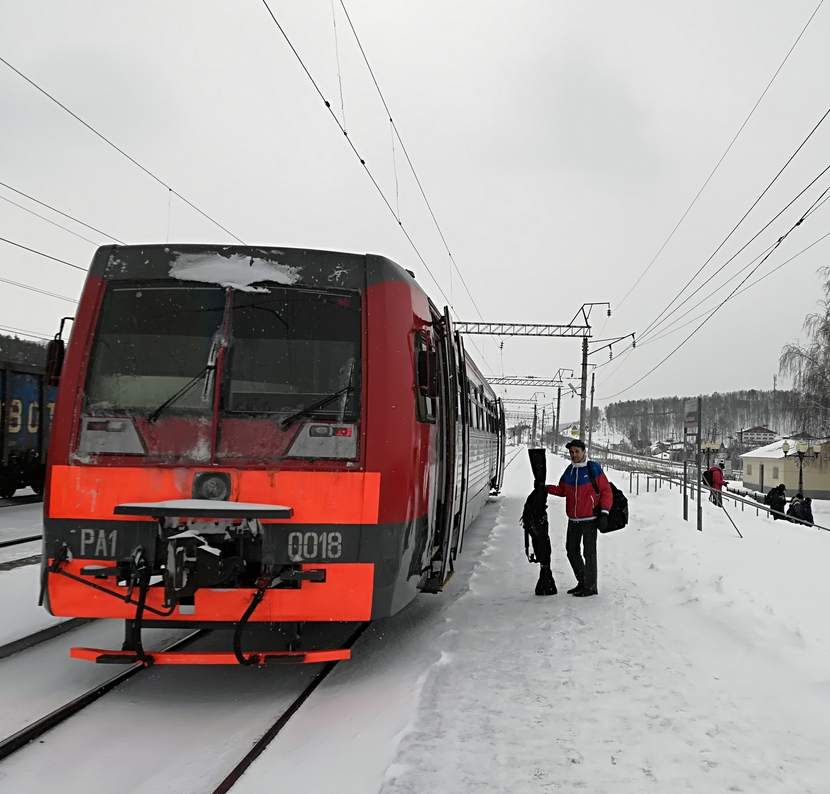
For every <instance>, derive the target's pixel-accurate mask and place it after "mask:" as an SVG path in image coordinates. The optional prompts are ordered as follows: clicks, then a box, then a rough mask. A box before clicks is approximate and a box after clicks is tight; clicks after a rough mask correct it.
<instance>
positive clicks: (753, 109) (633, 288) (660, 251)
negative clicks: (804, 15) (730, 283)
mask: <svg viewBox="0 0 830 794" xmlns="http://www.w3.org/2000/svg"><path fill="white" fill-rule="evenodd" d="M823 2H824V0H819V4H818V5H817V6H816V7H815V10H814V11H813V13H812V14H811V15H810V18H809V19H808V20H807V24H806V25H804V27H803V28H802V29H801V33H799V34H798V37H797V38H796V40H795V41H794V42H793V45H792V47H790V49H789V51H788V52H787V54H786V55H785V56H784V60H783V61H781V63H780V65H779V66H778V68H777V69H776V70H775V74H773V76H772V78H771V79H770V81H769V82H768V83H767V86H766V88H765V89H764V90H763V91H762V92H761V96H760V97H758V101H757V102H756V103H755V104H754V105H753V106H752V110H750V111H749V115H748V116H747V117H746V118H745V119H744V122H743V124H741V126H740V128H739V129H738V131H737V132H736V133H735V137H734V138H732V140H731V141H730V143H729V146H727V147H726V151H725V152H724V153H723V154H722V155H721V156H720V159H719V160H718V161H717V163H715V167H714V168H713V169H712V172H711V173H710V174H709V176H708V177H706V181H705V182H704V183H703V186H702V187H701V188H700V190H698V192H697V194H696V195H695V197H694V198H693V199H692V203H691V204H689V206H688V207H687V208H686V211H685V212H684V213H683V215H681V216H680V220H679V221H678V222H677V224H676V225H675V227H674V228H673V229H672V230H671V232H670V234H669V236H668V237H667V238H666V240H665V242H664V243H663V245H661V246H660V250H659V251H657V253H656V254H655V255H654V258H653V259H652V260H651V262H649V263H648V265H647V266H646V269H645V270H644V271H643V272H642V273H641V274H640V277H639V278H638V279H637V280H636V281H635V282H634V284H633V286H632V287H631V289H629V290H628V292H626V293H625V295H624V296H623V299H622V300H621V301H620V302H619V303H618V304H617V308H619V307H620V306H622V305H623V303H625V300H626V298H627V297H628V296H629V295H630V294H631V293H632V292H633V291H634V290H635V288H636V287H637V285H638V284H639V283H640V282H641V281H642V280H643V276H645V274H646V273H648V271H649V270H651V266H652V265H653V264H654V263H655V262H656V261H657V258H658V257H659V256H660V254H662V253H663V249H664V248H665V247H666V246H667V245H668V244H669V241H670V240H671V239H672V237H674V233H675V232H676V231H677V230H678V229H679V228H680V224H681V223H683V221H684V220H685V219H686V216H687V215H688V214H689V212H690V211H691V209H692V207H694V205H695V204H696V203H697V200H698V199H699V198H700V195H701V193H703V191H704V190H705V189H706V186H707V185H708V184H709V182H710V181H711V180H712V177H713V176H714V175H715V172H716V171H717V170H718V168H720V165H721V163H722V162H723V161H724V159H725V158H726V155H728V154H729V152H730V150H731V149H732V147H733V146H734V145H735V141H737V140H738V136H740V134H741V133H742V132H743V130H744V127H746V125H747V124H748V123H749V120H750V119H751V118H752V116H753V114H754V113H755V111H756V110H757V109H758V105H760V104H761V100H762V99H763V98H764V97H765V96H766V95H767V91H769V89H770V87H771V86H772V84H773V83H774V82H775V78H776V77H778V73H779V72H780V71H781V69H783V68H784V64H785V63H787V61H788V60H789V57H790V55H792V53H793V50H794V49H795V48H796V45H797V44H798V42H799V41H801V37H802V36H803V35H804V34H805V32H806V31H807V28H808V27H809V26H810V23H811V22H812V21H813V17H814V16H815V15H816V14H817V13H818V10H819V9H820V8H821V6H822V3H823Z"/></svg>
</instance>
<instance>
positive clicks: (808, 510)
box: [801, 496, 815, 524]
mask: <svg viewBox="0 0 830 794" xmlns="http://www.w3.org/2000/svg"><path fill="white" fill-rule="evenodd" d="M801 512H802V514H803V516H804V520H805V521H809V522H810V523H811V524H813V523H815V522H814V521H813V500H812V499H810V497H809V496H808V497H807V498H805V499H804V501H803V502H802V503H801Z"/></svg>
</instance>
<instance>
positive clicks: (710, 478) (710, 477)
mask: <svg viewBox="0 0 830 794" xmlns="http://www.w3.org/2000/svg"><path fill="white" fill-rule="evenodd" d="M703 482H705V483H706V484H707V485H708V486H709V487H710V488H711V487H712V485H713V484H714V482H715V475H714V474H712V470H711V469H706V471H705V472H703Z"/></svg>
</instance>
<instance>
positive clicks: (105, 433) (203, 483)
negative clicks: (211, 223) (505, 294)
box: [42, 245, 504, 664]
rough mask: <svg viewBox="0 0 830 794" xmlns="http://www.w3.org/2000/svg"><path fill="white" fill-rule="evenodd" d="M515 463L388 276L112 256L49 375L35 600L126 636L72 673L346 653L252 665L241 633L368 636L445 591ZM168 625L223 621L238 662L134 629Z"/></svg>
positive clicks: (158, 249) (387, 267)
mask: <svg viewBox="0 0 830 794" xmlns="http://www.w3.org/2000/svg"><path fill="white" fill-rule="evenodd" d="M61 344H62V343H61V342H59V341H57V340H56V341H54V342H53V343H52V344H51V347H50V360H51V361H53V362H60V361H61V360H62V351H61V349H59V348H60V345H61ZM55 368H56V365H55V366H53V367H52V369H53V370H54V369H55ZM56 375H57V372H55V371H51V372H50V376H51V377H55V376H56ZM503 467H504V414H503V411H502V407H501V403H500V401H499V400H498V399H497V398H496V395H495V394H494V392H493V391H492V389H491V388H490V387H489V386H488V384H487V382H486V380H485V379H484V377H483V376H482V375H481V373H480V372H479V370H478V369H477V367H476V366H475V364H474V363H473V361H472V360H471V358H470V357H469V356H468V355H467V354H466V352H465V350H464V344H463V339H462V338H461V336H460V335H459V334H458V333H456V332H454V330H453V327H452V321H451V318H450V316H449V313H448V311H447V310H446V309H445V310H444V312H443V313H440V312H439V311H438V310H437V309H436V307H435V306H434V305H433V304H432V303H431V301H430V300H429V298H428V297H427V295H426V293H425V292H424V291H423V290H422V289H421V287H420V286H419V285H418V284H417V282H416V281H415V278H414V277H413V275H412V274H411V273H410V272H409V271H407V270H405V269H403V268H402V267H400V266H399V265H397V264H395V263H394V262H392V261H390V260H388V259H385V258H384V257H381V256H374V255H355V254H346V253H336V252H329V251H316V250H304V249H276V248H251V247H243V246H230V247H216V246H199V245H178V246H173V245H169V246H159V245H149V246H110V247H105V248H101V249H99V250H98V252H97V253H96V255H95V257H94V259H93V262H92V265H91V268H90V271H89V274H88V277H87V281H86V285H85V287H84V290H83V294H82V297H81V301H80V305H79V308H78V313H77V317H76V319H75V323H74V326H73V329H72V335H71V339H70V342H69V346H68V349H67V351H66V360H65V363H64V364H63V369H62V373H61V374H60V387H59V393H58V399H57V407H56V410H55V426H54V432H53V436H52V445H51V449H50V452H49V459H48V467H47V478H46V493H45V497H44V554H43V560H44V563H43V566H44V567H43V592H42V597H43V599H44V601H45V604H46V606H47V608H48V609H49V610H50V612H51V613H52V614H54V615H63V616H73V617H106V618H118V619H122V620H124V621H125V625H126V636H125V643H124V647H123V648H122V649H121V650H120V651H105V650H100V649H73V651H72V653H73V655H74V656H76V657H79V658H86V659H91V660H95V661H99V662H101V661H107V662H118V661H122V662H134V661H136V660H137V661H141V662H144V663H145V664H147V663H152V662H153V661H155V662H156V663H237V662H238V663H241V664H252V663H261V662H263V661H265V660H267V659H280V660H285V659H286V658H288V659H289V660H296V661H307V662H310V661H320V660H322V659H332V658H346V657H347V656H348V651H346V650H345V649H334V650H332V651H326V652H325V654H324V656H320V655H319V653H316V652H303V651H302V650H301V649H300V648H299V647H298V642H296V641H295V642H292V643H291V644H290V645H289V646H288V647H287V648H286V649H285V650H280V651H278V652H277V651H275V652H274V653H269V654H245V653H243V651H242V649H241V644H242V643H241V636H242V629H243V628H244V626H245V625H246V624H247V623H259V624H285V623H290V624H297V625H298V626H299V625H301V624H304V623H308V622H317V621H325V622H330V621H343V622H350V621H367V620H371V619H375V618H380V617H386V616H390V615H393V614H395V613H396V612H398V611H399V610H400V609H401V608H402V607H404V606H405V605H406V604H407V603H409V602H410V601H411V600H412V599H413V598H414V597H415V596H416V595H417V594H418V593H419V592H429V593H437V592H440V591H441V590H442V588H443V587H444V586H445V585H446V583H447V581H448V580H449V578H450V576H451V575H452V572H453V560H454V559H455V557H456V555H457V554H458V552H459V550H460V549H461V545H462V541H463V537H464V531H465V529H466V528H467V527H468V526H469V524H470V523H471V522H472V521H473V519H474V518H475V517H476V515H477V513H478V512H479V510H480V509H481V507H482V505H483V504H484V502H485V501H486V500H487V497H488V495H489V494H490V493H491V491H493V490H498V488H499V487H500V484H501V478H502V474H503ZM162 625H176V626H197V627H206V628H207V627H210V628H233V629H234V643H233V649H234V650H233V653H230V652H228V653H219V654H214V655H205V654H189V653H187V652H180V653H178V654H165V655H163V656H159V655H155V656H154V655H152V654H148V653H146V652H145V651H144V650H143V647H142V644H141V627H142V626H162Z"/></svg>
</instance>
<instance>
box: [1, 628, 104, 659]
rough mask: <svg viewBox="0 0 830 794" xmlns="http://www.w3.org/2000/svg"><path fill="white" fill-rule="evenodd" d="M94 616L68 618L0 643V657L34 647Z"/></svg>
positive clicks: (5, 657) (6, 656)
mask: <svg viewBox="0 0 830 794" xmlns="http://www.w3.org/2000/svg"><path fill="white" fill-rule="evenodd" d="M95 619H96V618H70V619H69V620H64V621H62V622H61V623H56V624H55V625H54V626H47V627H46V628H45V629H41V630H40V631H36V632H35V633H34V634H30V635H29V636H28V637H21V638H20V639H19V640H14V641H13V642H7V643H6V644H5V645H0V659H7V658H8V657H9V656H12V655H13V654H15V653H20V651H25V650H28V649H29V648H34V646H35V645H40V643H42V642H46V641H47V640H53V639H54V638H55V637H60V636H61V634H66V633H67V632H70V631H73V630H74V629H77V628H80V627H81V626H85V625H86V624H87V623H92V621H93V620H95Z"/></svg>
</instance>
